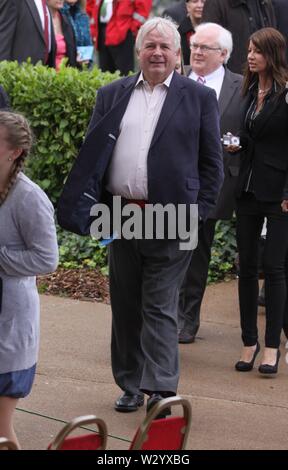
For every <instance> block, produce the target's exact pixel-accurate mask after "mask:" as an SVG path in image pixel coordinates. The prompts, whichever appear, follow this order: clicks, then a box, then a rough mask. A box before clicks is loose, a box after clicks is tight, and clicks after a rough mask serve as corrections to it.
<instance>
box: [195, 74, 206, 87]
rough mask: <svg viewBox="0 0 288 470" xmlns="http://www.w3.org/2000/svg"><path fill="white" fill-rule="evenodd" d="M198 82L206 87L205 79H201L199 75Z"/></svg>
mask: <svg viewBox="0 0 288 470" xmlns="http://www.w3.org/2000/svg"><path fill="white" fill-rule="evenodd" d="M197 82H198V83H201V85H205V83H206V80H205V77H201V76H200V75H199V77H198V78H197Z"/></svg>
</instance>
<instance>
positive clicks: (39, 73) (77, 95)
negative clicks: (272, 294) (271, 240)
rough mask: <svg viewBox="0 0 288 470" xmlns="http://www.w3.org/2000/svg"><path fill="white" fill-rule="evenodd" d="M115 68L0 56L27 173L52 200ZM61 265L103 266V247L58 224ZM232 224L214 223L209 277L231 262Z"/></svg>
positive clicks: (0, 69)
mask: <svg viewBox="0 0 288 470" xmlns="http://www.w3.org/2000/svg"><path fill="white" fill-rule="evenodd" d="M118 77H119V75H118V74H113V75H112V74H110V73H102V72H101V71H100V70H99V69H98V68H96V67H95V68H94V69H93V70H89V71H88V70H84V71H79V70H77V69H74V68H70V67H65V66H64V65H63V66H62V67H61V70H60V71H59V72H58V73H56V72H55V70H54V69H49V68H47V67H44V66H42V65H40V64H39V65H36V66H33V65H31V64H29V63H26V64H23V65H21V66H19V65H18V64H17V62H0V83H1V85H2V86H3V87H4V88H5V90H6V91H7V93H8V94H9V96H10V99H11V104H12V107H13V109H15V110H17V111H20V112H22V113H23V114H24V115H25V116H26V117H27V118H28V119H29V121H30V123H31V126H32V128H33V131H34V134H35V137H36V139H35V140H36V142H35V146H34V149H33V152H32V155H31V157H30V159H29V161H28V165H27V170H26V172H27V174H28V175H29V176H30V177H31V179H33V180H34V181H35V182H37V183H38V184H39V185H40V186H41V187H42V188H43V189H44V190H45V191H46V193H47V194H48V196H49V197H50V199H51V200H52V201H53V203H54V204H55V203H56V201H57V199H58V196H59V194H60V192H61V190H62V187H63V184H64V181H65V178H66V176H67V174H68V172H69V170H70V168H71V166H72V163H73V161H74V158H75V156H76V155H77V153H78V150H79V147H80V146H81V144H82V142H83V138H84V135H85V132H86V129H87V125H88V122H89V118H90V116H91V112H92V109H93V106H94V103H95V98H96V93H97V90H98V89H99V88H100V87H101V86H103V85H105V84H108V83H110V82H111V81H113V80H115V79H117V78H118ZM58 240H59V246H60V265H61V266H62V267H67V268H73V267H89V268H95V267H96V266H97V267H100V268H102V269H105V266H106V263H107V257H106V250H105V249H103V248H99V246H98V244H97V242H95V241H93V240H92V239H90V238H89V237H86V238H82V237H78V236H76V235H73V234H70V233H67V232H64V231H62V230H61V229H59V230H58ZM234 251H235V236H234V229H233V224H232V225H231V224H230V223H228V224H227V223H221V224H218V226H217V231H216V237H215V243H214V246H213V250H212V260H211V268H210V272H209V280H210V281H215V280H217V279H222V278H223V277H224V276H225V274H226V272H229V271H230V270H231V268H232V266H233V262H234V257H235V255H234Z"/></svg>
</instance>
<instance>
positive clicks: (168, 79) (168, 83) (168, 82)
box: [135, 70, 174, 88]
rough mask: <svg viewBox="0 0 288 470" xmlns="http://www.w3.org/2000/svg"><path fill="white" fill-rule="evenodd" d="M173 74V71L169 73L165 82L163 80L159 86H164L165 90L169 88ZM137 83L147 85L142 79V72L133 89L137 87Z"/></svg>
mask: <svg viewBox="0 0 288 470" xmlns="http://www.w3.org/2000/svg"><path fill="white" fill-rule="evenodd" d="M173 74H174V70H173V72H171V73H170V75H168V77H167V78H166V80H164V82H162V83H159V85H165V86H166V87H167V88H169V86H170V83H171V80H172V77H173ZM139 83H144V84H145V83H147V84H148V82H147V81H146V80H145V78H144V75H143V72H142V71H141V73H140V75H139V77H138V80H137V82H136V84H135V88H136V87H137V85H139Z"/></svg>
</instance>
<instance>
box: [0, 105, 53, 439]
mask: <svg viewBox="0 0 288 470" xmlns="http://www.w3.org/2000/svg"><path fill="white" fill-rule="evenodd" d="M31 145H32V135H31V130H30V128H29V125H28V122H27V121H26V119H25V118H24V117H23V116H21V115H20V114H16V113H11V112H7V111H0V280H1V287H2V289H1V293H0V436H1V437H6V438H7V439H9V440H11V441H13V442H15V444H17V445H18V446H19V443H18V440H17V437H16V434H15V431H14V428H13V416H14V411H15V408H16V406H17V403H18V400H19V398H23V397H25V396H27V395H28V394H29V393H30V390H31V387H32V384H33V380H34V376H35V369H36V363H37V356H38V349H39V295H38V291H37V286H36V275H38V274H46V273H49V272H52V271H54V270H55V269H56V267H57V262H58V248H57V238H56V229H55V223H54V210H53V206H52V204H51V202H50V201H49V199H48V198H47V196H46V194H45V193H44V192H43V191H42V190H41V189H40V188H39V186H37V185H36V184H35V183H33V182H32V181H31V180H30V179H29V178H27V176H25V175H24V174H23V173H22V169H23V165H24V162H25V160H26V158H27V156H28V154H29V151H30V149H31Z"/></svg>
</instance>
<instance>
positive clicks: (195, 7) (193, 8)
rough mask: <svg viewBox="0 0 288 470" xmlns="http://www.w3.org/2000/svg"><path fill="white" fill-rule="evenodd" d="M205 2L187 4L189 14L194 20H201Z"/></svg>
mask: <svg viewBox="0 0 288 470" xmlns="http://www.w3.org/2000/svg"><path fill="white" fill-rule="evenodd" d="M204 3H205V0H188V1H187V2H186V8H187V13H188V15H189V16H190V18H192V19H193V20H201V18H202V13H203V7H204Z"/></svg>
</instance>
